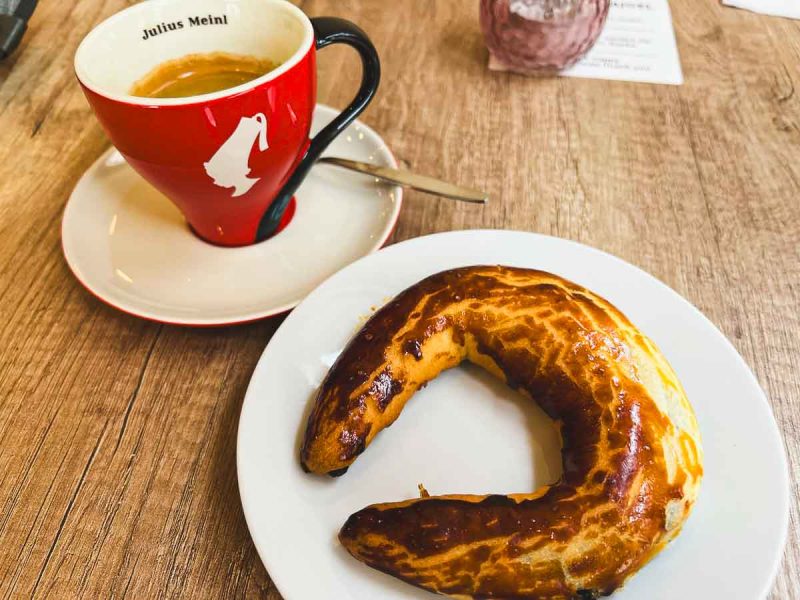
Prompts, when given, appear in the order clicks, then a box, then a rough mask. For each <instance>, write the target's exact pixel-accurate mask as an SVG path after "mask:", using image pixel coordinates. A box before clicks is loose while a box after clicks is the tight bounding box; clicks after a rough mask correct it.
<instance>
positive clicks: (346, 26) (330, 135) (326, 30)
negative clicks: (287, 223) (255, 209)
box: [256, 17, 381, 242]
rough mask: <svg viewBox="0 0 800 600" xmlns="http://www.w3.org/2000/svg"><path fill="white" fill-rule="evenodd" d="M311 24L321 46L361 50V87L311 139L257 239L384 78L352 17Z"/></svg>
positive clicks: (268, 232) (259, 239)
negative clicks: (336, 45) (334, 45)
mask: <svg viewBox="0 0 800 600" xmlns="http://www.w3.org/2000/svg"><path fill="white" fill-rule="evenodd" d="M311 24H312V25H313V27H314V38H315V39H316V46H317V50H319V49H321V48H324V47H325V46H330V45H331V44H347V45H348V46H352V47H353V48H355V49H356V50H357V51H358V53H359V55H360V56H361V64H362V66H363V72H362V74H361V87H360V88H359V90H358V94H356V97H355V98H354V99H353V101H352V102H351V103H350V105H349V106H348V107H347V108H345V109H344V110H343V111H342V112H341V113H339V115H337V117H336V118H335V119H334V120H333V121H331V122H330V123H329V124H328V125H327V126H325V128H324V129H323V130H322V131H320V132H319V133H318V134H317V135H316V136H314V139H312V140H311V144H309V146H308V150H306V153H305V156H303V158H302V160H301V161H300V163H299V164H298V165H297V168H295V170H294V173H292V175H291V176H290V177H289V180H288V181H287V182H286V184H285V185H284V186H283V188H281V190H280V191H279V192H278V195H277V196H276V197H275V200H273V202H272V204H270V206H269V208H268V209H267V212H265V213H264V216H263V217H261V222H260V223H259V224H258V231H257V232H256V241H257V242H262V241H264V240H266V239H267V238H269V237H270V236H271V235H272V234H274V233H275V230H277V228H278V225H279V224H280V222H281V218H282V217H283V213H284V212H285V211H286V207H287V206H289V201H290V200H291V199H292V196H293V195H294V193H295V192H296V191H297V188H298V187H300V184H301V183H303V180H304V179H305V178H306V175H308V172H309V171H310V170H311V167H312V166H313V165H314V163H315V162H316V161H317V159H318V158H319V157H320V155H321V154H322V153H323V152H324V150H325V148H327V147H328V145H329V144H330V143H331V142H332V141H333V140H334V139H335V138H336V136H338V135H339V134H340V133H342V131H344V130H345V128H346V127H347V126H348V125H350V123H352V122H353V121H354V120H355V119H356V117H358V115H360V114H361V113H362V112H363V111H364V109H365V108H366V107H367V105H368V104H369V103H370V101H371V100H372V98H373V97H374V96H375V92H376V91H377V90H378V84H379V83H380V80H381V63H380V60H379V59H378V52H377V51H376V50H375V46H373V45H372V42H371V41H370V39H369V38H368V37H367V34H366V33H364V32H363V31H362V30H361V29H360V28H358V27H357V26H356V25H354V24H353V23H351V22H350V21H346V20H344V19H337V18H336V17H316V18H314V19H311Z"/></svg>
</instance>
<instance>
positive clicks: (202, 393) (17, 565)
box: [0, 0, 800, 600]
mask: <svg viewBox="0 0 800 600" xmlns="http://www.w3.org/2000/svg"><path fill="white" fill-rule="evenodd" d="M126 4H127V3H126V2H124V1H122V0H83V1H81V2H75V3H72V2H55V1H51V2H42V3H40V6H39V9H38V11H37V13H36V14H35V16H34V18H33V20H32V22H31V24H30V31H29V32H28V35H27V36H26V38H25V40H24V43H23V44H22V46H21V48H20V51H19V52H17V53H16V54H15V55H14V56H13V58H12V59H11V60H8V61H6V62H5V63H3V64H2V66H0V149H1V150H0V156H2V160H0V273H1V274H0V598H27V597H30V596H35V597H45V596H49V597H52V598H72V597H86V598H101V597H102V598H109V597H113V598H121V597H124V596H128V597H131V598H145V597H156V596H158V597H162V596H163V597H179V596H182V597H192V598H215V599H216V598H229V597H230V598H234V597H248V598H250V597H253V598H259V597H260V598H269V599H271V600H273V599H277V598H279V597H280V596H279V594H278V592H277V590H276V589H275V587H274V585H273V584H272V583H271V581H270V579H269V576H268V574H267V572H266V571H265V570H264V567H263V566H262V565H261V563H260V562H259V559H258V556H257V554H256V551H255V549H254V547H253V544H252V542H251V541H250V538H249V535H248V532H247V528H246V526H245V521H244V518H243V516H242V511H241V508H240V505H239V497H238V492H237V486H236V466H235V435H236V426H237V418H238V415H239V409H240V407H241V403H242V398H243V396H244V392H245V388H246V386H247V382H248V379H249V377H250V374H251V372H252V370H253V368H254V366H255V364H256V361H257V360H258V358H259V356H260V354H261V352H262V350H263V349H264V346H265V344H266V343H267V341H268V340H269V338H270V336H271V335H272V334H273V332H274V331H275V329H276V328H277V327H278V326H279V325H280V322H281V319H280V318H273V319H269V320H266V321H263V322H260V323H255V324H251V325H245V326H238V327H229V328H222V329H206V330H196V329H185V328H179V327H172V326H167V325H160V324H156V323H150V322H146V321H141V320H139V319H136V318H133V317H129V316H126V315H124V314H122V313H119V312H116V311H115V310H112V309H111V308H108V307H107V306H105V305H103V304H102V303H100V302H99V301H97V300H95V299H94V298H93V297H92V296H91V295H89V294H88V293H87V292H86V291H85V290H84V289H83V288H82V287H81V286H80V285H78V283H77V282H76V280H75V279H74V278H73V277H72V275H71V274H70V272H69V270H68V268H67V266H66V264H65V263H64V260H63V258H62V256H61V246H60V223H61V215H62V212H63V209H64V204H65V202H66V200H67V197H68V195H69V193H70V190H71V189H72V187H73V186H74V185H75V183H76V181H77V180H78V178H79V176H80V175H81V173H82V172H83V171H84V170H85V169H86V168H87V167H88V166H89V165H90V164H91V163H92V161H94V160H95V159H96V158H97V156H98V155H99V154H100V153H101V152H102V151H103V150H104V149H105V148H107V147H108V144H109V143H108V141H107V140H106V138H105V137H104V135H103V133H102V132H101V129H100V127H99V126H98V124H97V123H96V121H95V119H94V118H93V117H92V114H91V111H90V109H89V107H88V105H87V103H86V101H85V100H84V98H83V96H82V94H81V92H80V90H79V89H78V86H77V84H76V82H75V80H74V76H73V73H72V57H73V54H74V51H75V48H76V46H77V44H78V42H79V41H80V39H81V38H82V37H83V36H84V35H85V34H86V33H87V32H88V31H89V30H90V29H91V28H92V27H93V25H94V24H95V23H97V22H98V21H100V20H101V19H103V18H104V17H106V16H108V15H110V14H112V13H113V12H116V11H117V10H119V9H121V8H123V7H124V6H126ZM299 4H300V6H302V8H303V9H304V10H305V11H306V12H307V13H309V14H310V15H322V14H332V15H339V16H344V17H347V18H350V19H352V20H353V21H355V22H357V23H359V24H361V26H362V27H363V28H364V29H365V30H367V31H368V32H369V33H370V35H371V36H372V38H373V40H374V42H375V44H376V46H377V47H378V49H379V51H380V53H381V56H382V59H383V68H384V77H383V83H382V85H381V90H380V92H379V95H378V97H377V99H376V100H375V102H374V103H373V104H372V105H371V107H370V108H369V110H368V111H367V112H366V113H365V115H364V117H363V118H364V120H365V121H366V122H367V123H368V124H370V125H372V126H373V127H374V128H375V129H377V130H378V131H379V132H381V133H382V135H383V136H384V137H385V139H386V140H387V142H388V143H389V145H390V146H391V147H392V149H393V150H394V151H395V152H396V154H397V156H398V157H399V158H400V159H401V160H402V162H404V163H406V164H407V165H409V166H411V167H414V168H418V169H419V170H421V171H425V172H429V173H433V174H438V175H440V176H442V177H444V178H446V179H449V180H453V181H457V182H462V183H464V184H466V185H474V186H475V187H478V188H483V189H485V190H487V191H488V192H490V194H491V196H492V197H493V198H494V199H496V201H495V202H493V203H492V204H491V205H489V206H488V207H487V208H486V209H476V208H474V207H470V206H464V205H459V204H456V203H452V202H449V201H444V200H438V199H434V198H431V197H427V196H423V195H421V194H417V193H409V194H408V195H407V196H406V198H407V200H406V203H405V205H404V207H403V211H402V215H401V217H400V222H399V226H398V228H397V231H396V233H395V235H394V238H393V240H394V241H398V240H402V239H407V238H410V237H415V236H419V235H422V234H427V233H431V232H436V231H446V230H452V229H463V228H477V227H492V228H513V229H523V230H529V231H537V232H542V233H546V234H552V235H557V236H562V237H565V238H569V239H573V240H578V241H580V242H584V243H586V244H590V245H592V246H596V247H598V248H601V249H603V250H606V251H608V252H611V253H613V254H616V255H618V256H620V257H622V258H624V259H626V260H628V261H630V262H632V263H634V264H636V265H638V266H640V267H642V268H644V269H645V270H647V271H649V272H651V273H653V274H654V275H655V276H656V277H658V278H660V279H662V280H663V281H665V282H666V283H667V284H669V285H670V286H672V287H673V288H674V289H675V290H677V291H678V292H679V293H680V294H682V295H684V296H685V297H686V298H688V299H689V300H690V301H691V302H692V303H694V304H695V305H697V306H698V307H699V308H700V309H701V310H702V311H703V312H704V313H705V314H706V315H708V316H709V317H710V318H711V320H712V321H713V322H714V323H715V324H716V325H717V326H719V327H720V329H721V330H722V331H723V332H724V333H725V334H726V335H727V336H728V337H729V338H730V339H731V341H732V342H733V344H734V345H735V346H736V348H737V349H738V350H739V351H740V352H741V353H742V355H743V356H744V357H745V359H746V360H747V362H748V363H749V364H750V365H751V366H752V368H753V370H754V371H755V373H756V375H757V377H758V379H759V381H760V382H761V384H762V385H763V387H764V389H765V390H766V392H767V395H768V396H769V398H770V401H771V403H772V406H773V409H774V411H775V416H776V417H777V420H778V423H779V424H780V427H781V429H782V431H783V435H784V439H785V442H786V446H787V451H788V455H789V459H790V469H791V471H792V475H793V482H792V486H793V501H792V509H791V526H790V528H791V531H790V536H789V543H788V546H787V550H786V555H785V559H784V563H783V566H782V567H781V570H780V573H779V576H778V579H777V581H776V583H775V587H774V591H773V593H772V595H771V596H770V598H771V600H786V599H787V598H793V599H797V598H800V592H798V590H800V515H799V514H798V505H797V496H798V473H799V472H800V310H799V309H800V160H798V159H800V94H797V93H795V86H796V85H798V84H800V22H797V21H789V20H784V19H777V18H769V17H763V16H757V15H753V14H749V13H745V12H740V11H736V10H733V9H727V8H722V7H720V6H719V5H718V4H717V2H716V1H714V0H672V2H671V4H672V9H673V17H674V21H675V27H676V31H677V38H678V46H679V48H680V53H681V58H682V62H683V67H684V71H685V76H686V84H685V85H683V86H682V87H669V86H651V85H642V84H628V83H611V82H603V81H588V80H577V79H549V80H536V79H527V78H523V77H518V76H509V75H505V74H490V73H488V72H487V71H486V69H485V62H486V57H487V55H486V50H485V49H484V47H483V45H482V40H481V37H480V33H479V29H478V24H477V1H476V0H471V1H470V2H464V1H463V0H437V1H433V2H419V1H418V0H393V1H392V2H388V3H387V2H384V1H383V0H343V1H342V0H338V1H337V0H306V1H304V2H299ZM340 72H343V73H344V76H343V77H342V78H339V77H338V75H337V74H339V73H340ZM358 77H359V71H358V68H357V66H356V61H355V60H354V59H353V56H352V55H351V54H350V53H349V51H348V50H347V49H343V50H340V49H338V48H334V49H330V50H326V51H325V52H323V53H321V55H320V85H319V99H320V100H321V101H323V102H326V103H330V104H333V105H336V106H342V105H343V104H344V103H346V102H347V101H348V100H349V98H350V95H351V94H352V90H353V89H354V87H355V85H356V82H357V80H358ZM746 477H747V475H746V473H743V482H742V485H746V484H747V481H746ZM758 517H759V515H753V519H758ZM744 600H749V599H744Z"/></svg>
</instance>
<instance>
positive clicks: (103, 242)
mask: <svg viewBox="0 0 800 600" xmlns="http://www.w3.org/2000/svg"><path fill="white" fill-rule="evenodd" d="M337 112H338V111H335V110H334V109H332V108H329V107H327V106H323V105H318V106H317V109H316V111H315V113H314V124H313V131H314V132H316V131H318V130H319V129H320V128H321V127H323V126H324V125H325V124H326V123H328V121H330V120H331V119H332V118H333V117H334V115H335V114H337ZM326 154H331V155H334V156H341V157H346V158H353V159H356V160H361V161H365V162H371V163H375V164H378V165H385V166H390V167H396V166H397V163H396V161H395V159H394V157H393V156H392V153H391V152H390V151H389V149H388V148H387V147H386V144H385V143H384V142H383V140H382V139H381V138H380V136H379V135H378V134H377V133H375V132H374V131H373V130H372V129H370V128H369V127H367V126H366V125H364V124H362V123H360V122H358V121H357V122H356V123H354V124H353V125H352V126H351V127H350V128H349V129H348V130H347V131H345V132H344V133H343V134H342V135H340V136H339V137H338V138H337V139H336V140H335V141H334V142H333V143H332V144H331V146H330V148H329V149H328V152H326ZM296 198H297V210H296V213H295V215H294V218H293V219H292V221H291V222H290V223H289V225H288V226H287V227H286V229H284V230H283V231H281V232H280V233H279V234H277V235H276V236H275V237H274V238H272V239H270V240H267V241H266V242H263V243H261V244H257V245H254V246H249V247H245V248H220V247H217V246H213V245H211V244H208V243H206V242H203V241H202V240H200V239H199V238H197V237H196V236H195V235H194V234H192V233H191V231H190V230H189V228H188V227H187V225H186V222H185V221H184V219H183V216H182V215H181V214H180V212H178V209H177V208H176V207H175V206H174V205H173V204H172V203H171V202H170V201H169V200H167V198H166V197H164V196H163V195H162V194H161V193H159V192H158V191H156V190H155V189H154V188H153V187H151V186H150V185H149V184H148V183H147V182H145V181H144V180H143V179H142V178H141V177H140V176H139V175H137V174H136V173H135V172H134V171H133V169H131V168H130V167H129V166H128V165H127V163H125V162H124V161H123V160H122V157H121V156H120V155H119V153H117V152H116V151H115V150H114V149H113V148H112V149H111V150H109V151H108V152H106V153H105V154H103V155H102V156H101V157H100V158H99V159H98V160H97V162H95V164H94V165H92V166H91V167H90V168H89V170H88V171H87V172H86V173H85V174H84V176H83V177H82V178H81V180H80V181H79V182H78V185H77V186H76V187H75V190H74V191H73V192H72V196H71V197H70V199H69V201H68V202H67V206H66V209H65V210H64V219H63V222H62V232H61V238H62V244H63V250H64V256H65V258H66V259H67V263H68V264H69V266H70V268H71V269H72V272H73V273H74V274H75V276H76V277H77V278H78V280H79V281H80V282H81V283H82V284H83V285H84V286H85V287H86V288H87V289H88V290H89V291H90V292H92V293H93V294H94V295H95V296H97V297H98V298H100V299H101V300H103V301H104V302H107V303H108V304H110V305H111V306H113V307H115V308H118V309H120V310H122V311H125V312H127V313H130V314H132V315H136V316H138V317H143V318H146V319H152V320H154V321H161V322H165V323H175V324H180V325H225V324H231V323H241V322H247V321H253V320H256V319H260V318H263V317H268V316H271V315H275V314H278V313H282V312H285V311H287V310H289V309H291V308H293V307H294V306H295V305H297V303H298V302H300V300H302V299H303V298H304V297H305V296H306V295H307V294H308V293H309V292H310V291H311V290H313V289H314V288H315V287H316V286H317V285H319V284H320V283H321V282H322V281H324V280H325V279H326V278H327V277H328V276H330V275H332V274H333V273H335V272H336V271H338V270H339V269H341V268H342V267H344V266H345V265H347V264H349V263H351V262H353V261H354V260H356V259H358V258H361V257H362V256H364V255H366V254H369V253H370V252H373V251H375V250H377V249H378V248H380V247H381V246H382V245H383V244H384V242H385V241H386V239H387V238H388V237H389V236H390V235H391V233H392V231H393V229H394V225H395V223H396V222H397V217H398V215H399V213H400V205H401V204H402V190H401V189H400V188H399V187H395V186H392V185H388V184H382V183H377V182H376V181H375V180H374V179H373V178H371V177H367V176H364V175H359V174H356V173H350V172H348V171H344V170H341V169H338V168H335V167H330V166H324V165H318V166H316V167H314V169H313V171H312V172H311V174H310V175H309V176H308V178H307V179H306V181H305V182H304V183H303V185H302V186H301V187H300V189H299V190H298V192H297V194H296Z"/></svg>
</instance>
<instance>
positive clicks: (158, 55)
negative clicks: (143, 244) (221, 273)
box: [75, 0, 380, 246]
mask: <svg viewBox="0 0 800 600" xmlns="http://www.w3.org/2000/svg"><path fill="white" fill-rule="evenodd" d="M335 43H343V44H347V45H349V46H352V47H353V48H355V49H356V50H357V51H358V53H359V54H360V57H361V62H362V65H363V74H362V81H361V87H360V89H359V91H358V94H357V95H356V97H355V99H354V100H353V102H352V103H351V104H350V105H349V106H348V107H347V108H346V109H345V110H344V111H342V112H341V113H340V114H339V115H338V116H337V117H336V118H335V119H334V120H333V121H332V122H331V123H330V124H329V125H328V126H326V127H325V128H324V129H323V130H322V131H320V132H319V133H318V134H317V135H316V136H315V137H314V139H313V140H309V137H308V134H309V129H310V127H311V117H312V113H313V110H314V106H315V103H316V87H317V85H316V84H317V71H316V51H317V49H319V48H324V47H325V46H328V45H330V44H335ZM209 52H228V53H235V54H244V55H251V56H258V57H262V58H268V59H271V60H273V61H275V62H278V63H280V66H279V67H278V68H276V69H275V70H273V71H271V72H269V73H267V74H265V75H263V76H261V77H259V78H257V79H254V80H253V81H251V82H249V83H246V84H243V85H240V86H237V87H233V88H229V89H226V90H222V91H219V92H215V93H212V94H204V95H200V96H192V97H188V98H142V97H137V96H131V95H130V94H129V91H130V89H131V87H132V85H133V84H134V82H136V81H137V80H139V79H140V78H141V77H143V76H144V75H145V74H147V73H148V72H150V71H151V70H152V69H153V68H155V67H156V66H158V65H160V64H162V63H164V62H166V61H168V60H171V59H175V58H180V57H183V56H186V55H187V54H196V53H209ZM75 72H76V74H77V77H78V80H79V81H80V84H81V86H82V87H83V91H84V93H85V95H86V98H87V99H88V100H89V103H90V104H91V106H92V108H93V109H94V112H95V114H96V115H97V118H98V119H99V120H100V123H101V124H102V126H103V128H104V129H105V131H106V132H107V134H108V136H109V137H110V138H111V141H112V143H113V144H114V146H116V148H117V149H118V150H119V151H120V152H121V153H122V155H123V156H124V157H125V159H126V160H127V162H128V163H129V164H130V165H131V166H132V167H133V168H134V169H136V171H137V172H138V173H139V174H140V175H142V177H144V178H145V179H146V180H147V181H149V182H150V183H151V184H152V185H154V186H155V187H156V188H157V189H159V190H160V191H161V192H163V193H164V194H165V195H166V196H167V197H168V198H170V199H171V200H172V201H173V202H174V203H175V204H176V205H177V206H178V208H179V209H180V210H181V212H182V213H183V214H184V216H185V217H186V220H187V221H188V222H189V225H190V226H191V227H192V229H193V230H194V231H195V233H197V235H199V236H200V237H201V238H203V239H205V240H207V241H208V242H211V243H213V244H219V245H223V246H242V245H247V244H252V243H254V242H259V241H262V240H265V239H267V238H268V237H270V236H271V235H272V234H274V233H275V231H277V229H278V228H279V226H280V225H281V221H282V219H284V217H285V216H287V207H288V206H289V204H290V201H291V200H292V196H293V194H294V192H295V191H296V190H297V188H298V187H299V185H300V184H301V183H302V181H303V179H304V178H305V177H306V175H307V174H308V172H309V170H310V169H311V166H312V165H313V164H314V162H315V161H316V160H317V159H318V158H319V156H320V154H321V153H322V152H323V151H324V150H325V148H326V147H327V146H328V144H330V142H331V141H332V140H333V139H334V138H335V137H336V136H337V135H339V134H340V133H341V132H342V131H343V130H344V129H345V128H346V127H347V125H349V124H350V123H351V122H352V121H353V120H354V119H355V118H356V117H357V116H358V115H359V114H360V113H361V112H362V111H363V110H364V109H365V108H366V106H367V104H369V102H370V100H372V98H373V96H374V95H375V91H376V90H377V88H378V83H379V81H380V62H379V60H378V55H377V52H376V51H375V48H374V46H373V45H372V43H371V42H370V40H369V38H368V37H367V36H366V34H365V33H364V32H363V31H361V30H360V29H359V28H358V27H356V26H355V25H353V24H352V23H350V22H348V21H345V20H343V19H337V18H331V17H321V18H314V19H309V18H308V17H307V16H306V15H305V14H304V13H303V12H302V11H301V10H300V9H298V8H296V7H295V6H293V5H292V4H289V3H288V2H286V1H284V0H226V1H225V2H219V0H149V1H148V2H142V3H140V4H136V5H134V6H131V7H130V8H127V9H125V10H123V11H121V12H119V13H117V14H115V15H113V16H111V17H110V18H108V19H106V20H105V21H103V22H102V23H100V24H99V25H98V26H97V27H95V28H94V29H93V30H92V31H91V32H90V33H89V34H88V35H87V36H86V38H85V39H84V40H83V41H82V42H81V44H80V46H79V47H78V50H77V52H76V54H75Z"/></svg>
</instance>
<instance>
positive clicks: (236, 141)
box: [203, 113, 269, 198]
mask: <svg viewBox="0 0 800 600" xmlns="http://www.w3.org/2000/svg"><path fill="white" fill-rule="evenodd" d="M256 139H258V149H259V150H260V151H261V152H264V151H265V150H266V149H267V148H269V145H268V144H267V117H266V116H264V115H263V114H262V113H257V114H255V115H253V116H252V117H242V119H241V120H240V121H239V124H238V125H237V126H236V130H235V131H234V132H233V133H232V134H231V136H230V137H229V138H228V139H227V140H225V142H224V143H223V144H222V145H221V146H220V147H219V149H218V150H217V151H216V152H215V153H214V156H212V157H211V158H210V159H209V161H208V162H206V163H203V166H204V167H205V169H206V174H207V175H208V176H209V177H211V179H212V180H213V181H214V185H218V186H219V187H232V188H234V190H233V197H234V198H235V197H237V196H242V195H244V194H246V193H247V192H249V191H250V188H252V187H253V185H255V183H256V182H257V181H258V179H257V178H252V177H248V175H249V174H250V165H249V164H248V163H249V160H250V151H251V150H252V149H253V144H255V142H256Z"/></svg>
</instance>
